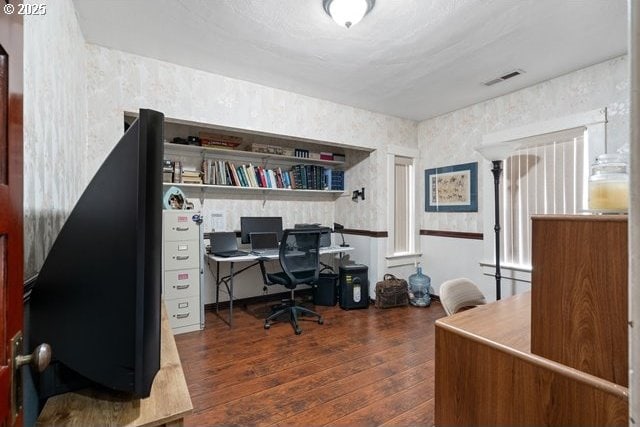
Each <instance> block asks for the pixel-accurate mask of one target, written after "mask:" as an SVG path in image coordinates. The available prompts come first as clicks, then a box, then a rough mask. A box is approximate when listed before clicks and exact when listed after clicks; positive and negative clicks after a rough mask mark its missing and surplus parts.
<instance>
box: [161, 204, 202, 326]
mask: <svg viewBox="0 0 640 427" xmlns="http://www.w3.org/2000/svg"><path fill="white" fill-rule="evenodd" d="M199 219H200V212H197V211H190V210H165V211H163V217H162V271H163V278H162V298H163V299H164V302H165V306H166V307H167V313H168V315H169V323H170V324H171V329H172V330H173V333H174V334H181V333H184V332H191V331H197V330H200V329H203V328H204V306H203V305H202V301H201V294H202V292H201V291H202V273H203V271H202V256H203V254H202V246H203V245H202V232H201V229H200V220H199Z"/></svg>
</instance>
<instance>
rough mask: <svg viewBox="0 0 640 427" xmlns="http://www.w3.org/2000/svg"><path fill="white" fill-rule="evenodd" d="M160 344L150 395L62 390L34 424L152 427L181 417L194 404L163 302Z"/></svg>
mask: <svg viewBox="0 0 640 427" xmlns="http://www.w3.org/2000/svg"><path fill="white" fill-rule="evenodd" d="M160 343H161V344H160V345H161V348H160V370H159V371H158V373H157V375H156V377H155V379H154V380H153V385H152V386H151V394H150V396H149V397H147V398H144V399H133V400H119V399H117V398H114V397H113V396H111V395H107V394H105V393H98V392H96V391H94V390H91V389H86V390H81V391H77V392H71V393H65V394H62V395H59V396H54V397H52V398H50V399H49V400H48V401H47V403H46V404H45V407H44V409H43V410H42V412H41V413H40V417H39V418H38V422H37V425H38V426H50V425H51V426H52V425H55V426H93V425H110V426H153V425H162V424H166V423H170V422H172V421H176V420H181V419H182V418H183V417H184V416H185V415H187V414H189V413H191V411H192V410H193V405H192V404H191V397H190V396H189V389H188V388H187V382H186V380H185V378H184V372H183V371H182V364H181V363H180V356H179V355H178V349H177V347H176V342H175V340H174V338H173V334H172V333H171V327H170V326H169V319H168V317H167V313H166V310H165V308H164V304H163V306H162V331H161V336H160Z"/></svg>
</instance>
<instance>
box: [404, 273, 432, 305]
mask: <svg viewBox="0 0 640 427" xmlns="http://www.w3.org/2000/svg"><path fill="white" fill-rule="evenodd" d="M430 287H431V278H430V277H429V276H427V275H425V274H422V267H420V263H418V264H417V266H416V272H415V274H412V275H411V276H409V302H410V303H411V305H415V306H416V307H428V306H429V305H431V295H429V288H430Z"/></svg>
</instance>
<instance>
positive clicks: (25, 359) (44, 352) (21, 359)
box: [14, 343, 51, 372]
mask: <svg viewBox="0 0 640 427" xmlns="http://www.w3.org/2000/svg"><path fill="white" fill-rule="evenodd" d="M50 362H51V346H50V345H49V344H47V343H44V344H40V345H39V346H37V347H36V348H35V350H33V353H31V354H30V355H28V356H22V355H18V356H16V360H15V363H14V366H15V367H16V369H20V367H21V366H24V365H27V364H29V365H31V367H32V368H33V369H35V370H36V371H38V372H42V371H44V370H45V369H47V366H49V363H50Z"/></svg>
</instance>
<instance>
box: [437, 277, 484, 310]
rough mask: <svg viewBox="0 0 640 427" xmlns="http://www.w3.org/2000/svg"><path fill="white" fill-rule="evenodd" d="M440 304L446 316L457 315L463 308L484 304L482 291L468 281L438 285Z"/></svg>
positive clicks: (454, 281)
mask: <svg viewBox="0 0 640 427" xmlns="http://www.w3.org/2000/svg"><path fill="white" fill-rule="evenodd" d="M440 303H442V307H443V308H444V311H445V313H447V316H451V315H452V314H455V313H457V312H458V311H460V310H461V309H463V308H465V307H475V306H477V305H481V304H486V303H487V300H486V299H485V297H484V294H483V293H482V291H481V290H480V289H479V288H478V286H476V284H475V283H473V282H472V281H471V280H469V279H465V278H461V279H452V280H447V281H446V282H444V283H443V284H442V285H440Z"/></svg>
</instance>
